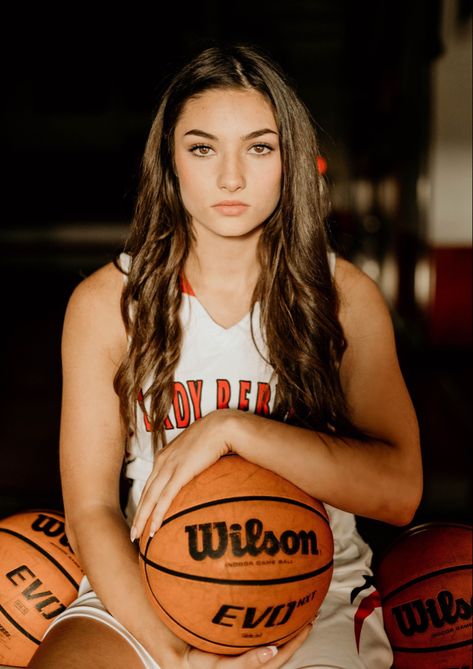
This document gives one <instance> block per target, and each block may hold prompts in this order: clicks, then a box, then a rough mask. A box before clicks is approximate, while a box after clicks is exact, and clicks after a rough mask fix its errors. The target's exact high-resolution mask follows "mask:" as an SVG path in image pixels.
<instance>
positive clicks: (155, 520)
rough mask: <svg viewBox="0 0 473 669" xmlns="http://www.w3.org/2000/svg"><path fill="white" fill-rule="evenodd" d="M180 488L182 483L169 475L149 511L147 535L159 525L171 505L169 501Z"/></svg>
mask: <svg viewBox="0 0 473 669" xmlns="http://www.w3.org/2000/svg"><path fill="white" fill-rule="evenodd" d="M181 488H182V484H181V483H180V482H179V479H178V477H177V476H176V475H174V476H171V478H170V479H169V480H168V482H167V484H166V485H165V486H164V488H163V489H162V490H161V494H160V495H159V499H158V501H157V502H156V505H155V507H154V509H153V511H152V513H151V524H150V528H149V536H150V537H152V536H154V534H155V532H157V530H158V529H159V528H160V527H161V525H162V522H163V519H164V516H165V515H166V512H167V511H168V509H169V507H170V506H171V502H172V501H173V499H174V498H175V496H176V495H177V493H178V492H179V490H180V489H181Z"/></svg>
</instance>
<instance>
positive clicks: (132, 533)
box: [130, 527, 137, 543]
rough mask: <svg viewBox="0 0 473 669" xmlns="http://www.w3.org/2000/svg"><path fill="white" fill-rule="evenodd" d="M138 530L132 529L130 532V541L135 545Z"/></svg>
mask: <svg viewBox="0 0 473 669" xmlns="http://www.w3.org/2000/svg"><path fill="white" fill-rule="evenodd" d="M136 536H137V535H136V530H135V528H134V527H132V528H131V530H130V541H131V542H132V543H133V542H134V541H135V539H136Z"/></svg>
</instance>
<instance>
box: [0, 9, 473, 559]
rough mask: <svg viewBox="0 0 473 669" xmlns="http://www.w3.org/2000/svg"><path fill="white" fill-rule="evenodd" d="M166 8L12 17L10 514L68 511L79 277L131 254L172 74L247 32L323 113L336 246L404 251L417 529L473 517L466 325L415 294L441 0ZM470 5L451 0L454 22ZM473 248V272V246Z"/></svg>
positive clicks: (3, 268)
mask: <svg viewBox="0 0 473 669" xmlns="http://www.w3.org/2000/svg"><path fill="white" fill-rule="evenodd" d="M156 4H157V5H158V9H155V10H154V12H153V11H151V10H149V9H146V10H145V9H143V10H142V11H140V10H139V9H137V8H136V6H135V5H134V7H135V9H133V10H131V5H130V6H127V5H126V4H125V5H124V6H123V7H122V9H120V10H118V9H117V7H118V5H117V6H116V7H115V8H114V11H113V13H112V12H110V13H109V14H108V15H104V14H99V13H98V9H97V8H94V9H87V8H86V6H85V5H82V4H80V5H79V4H76V5H69V4H68V5H67V12H66V9H65V8H64V9H62V10H57V11H54V12H53V11H52V10H51V9H50V10H49V14H48V10H45V8H44V7H43V6H42V5H41V6H40V5H37V6H36V7H35V8H28V9H27V10H26V7H23V6H18V9H17V10H13V9H10V13H9V14H8V15H4V17H3V19H4V21H3V22H2V23H3V28H2V32H3V34H2V40H1V43H2V47H1V48H2V53H1V58H2V64H3V89H4V91H5V92H6V100H5V102H4V106H3V108H2V113H1V117H2V118H1V142H2V163H3V174H2V185H3V197H2V214H1V230H0V242H1V245H2V250H1V256H0V257H1V262H0V281H1V285H2V287H3V290H2V312H3V319H2V322H3V325H2V328H1V332H2V335H1V336H2V340H1V346H0V355H1V370H2V371H1V377H2V385H1V394H2V402H1V408H2V409H1V410H2V415H1V425H2V428H3V430H2V438H1V442H0V449H1V460H0V467H1V469H0V517H2V516H5V515H8V514H9V513H12V512H14V511H17V510H26V509H28V508H35V507H36V508H37V507H49V508H61V506H62V502H61V492H60V483H59V473H58V431H59V414H60V393H61V367H60V337H61V328H62V319H63V315H64V309H65V306H66V303H67V299H68V297H69V295H70V293H71V291H72V289H73V288H74V286H75V285H76V284H77V283H78V282H79V281H80V280H81V278H82V277H83V276H85V275H87V274H89V273H91V272H92V271H93V270H94V269H96V268H97V267H99V266H100V265H101V264H103V263H104V262H107V261H108V260H110V259H111V258H112V257H113V256H114V255H115V253H116V252H117V251H119V250H120V247H121V244H122V242H123V238H124V235H125V234H126V226H127V223H128V222H129V220H130V216H131V213H132V208H133V200H134V195H135V189H136V182H137V174H138V170H139V163H140V158H141V154H142V151H143V148H144V144H145V141H146V136H147V133H148V130H149V128H150V124H151V120H152V116H153V111H154V109H155V106H156V103H157V96H158V91H159V88H160V82H161V81H162V78H163V77H164V76H165V75H167V74H168V73H169V71H170V70H171V69H173V68H175V67H177V66H178V63H179V62H181V61H182V60H185V59H186V58H187V57H188V56H190V55H193V54H194V53H195V52H196V51H198V50H199V49H200V48H202V47H205V46H208V45H209V44H211V43H212V40H238V41H246V42H251V43H255V44H258V45H260V46H262V47H264V48H266V49H268V51H269V52H270V53H271V54H272V55H273V57H274V58H275V59H276V60H278V61H279V62H280V64H281V65H282V66H283V68H284V69H285V70H286V71H287V72H288V74H289V75H290V77H291V78H292V80H293V81H294V82H295V85H296V87H297V89H298V91H299V93H300V95H301V96H302V98H303V99H304V101H305V102H306V104H307V105H308V107H309V109H310V110H311V112H312V114H313V116H314V118H315V119H316V122H317V125H318V128H319V136H320V142H321V148H322V153H323V154H324V156H325V157H326V158H327V161H328V172H327V178H328V180H329V182H330V184H331V185H332V187H333V189H334V192H337V188H338V194H339V195H340V194H341V197H339V198H338V200H337V199H336V198H335V199H334V203H335V204H334V209H333V211H332V214H331V215H330V220H329V221H328V224H329V229H330V234H331V236H332V239H333V243H334V245H335V247H336V248H337V249H338V251H339V252H340V253H341V254H343V255H345V256H346V257H347V258H349V259H352V260H353V261H354V262H357V263H358V264H360V263H361V261H362V260H363V258H364V259H366V258H367V257H368V258H372V259H374V260H375V261H376V262H377V263H378V265H379V266H382V265H383V263H384V262H385V261H386V259H387V258H388V257H389V258H391V259H394V262H395V264H396V267H397V271H398V273H397V276H398V278H397V283H396V286H395V290H394V291H393V292H392V293H391V294H390V295H389V296H387V297H389V302H390V306H391V307H392V313H393V319H394V323H395V328H396V336H397V343H398V350H399V356H400V360H401V366H402V369H403V372H404V375H405V378H406V381H407V384H408V387H409V390H410V392H411V395H412V398H413V401H414V404H415V406H416V410H417V412H418V417H419V422H420V427H421V434H422V449H423V456H424V466H425V492H424V497H423V500H422V503H421V506H420V508H419V510H418V512H417V514H416V517H415V519H414V521H413V524H419V523H421V522H427V521H430V520H438V519H443V520H445V519H446V520H454V521H463V522H470V502H471V478H470V464H471V456H470V443H471V415H470V403H471V386H470V374H471V355H470V353H471V326H470V329H469V330H468V325H466V326H465V322H466V321H465V318H463V320H461V319H460V320H461V323H462V324H463V325H462V327H459V328H455V327H453V328H450V329H449V328H447V329H446V330H445V328H444V329H443V330H442V328H441V329H440V331H439V330H438V329H437V330H435V328H434V324H433V317H432V314H433V313H434V311H433V309H434V307H433V306H432V305H430V311H429V309H427V310H426V308H425V305H421V304H419V303H418V300H416V295H415V290H414V274H415V269H416V266H417V265H418V263H419V262H420V260H422V259H424V258H425V257H427V256H428V254H429V251H430V249H429V245H428V242H427V239H426V231H425V212H423V210H422V206H421V203H420V202H419V201H418V197H417V192H416V183H417V181H418V178H419V176H420V175H422V174H423V173H424V172H425V169H426V157H427V155H428V148H429V142H430V131H431V127H430V119H431V98H432V95H431V68H432V65H433V63H434V62H435V61H436V59H437V58H439V57H440V56H441V55H442V53H443V52H444V48H445V45H443V44H442V39H441V31H440V25H441V15H442V5H441V2H440V0H432V1H427V0H425V1H423V0H414V1H413V2H407V1H404V2H402V1H400V2H394V1H380V0H376V1H375V0H373V1H367V0H363V1H361V2H351V1H349V0H345V1H343V0H312V1H310V0H295V1H293V2H277V1H276V2H275V1H274V0H273V1H272V2H269V1H266V0H263V1H261V2H254V1H253V2H248V1H247V0H245V1H244V2H237V3H222V2H218V0H206V1H203V2H200V3H198V4H197V3H195V4H191V3H189V4H186V3H182V2H176V3H173V4H172V7H171V6H170V7H167V9H166V10H165V11H164V9H163V8H162V3H156ZM470 14H471V3H468V2H461V1H460V2H458V20H459V21H462V20H464V18H465V17H468V16H469V15H470ZM387 177H389V178H390V179H391V180H393V181H394V183H395V184H396V188H397V193H398V197H397V200H396V206H395V207H394V208H392V207H391V209H390V211H389V214H387V213H386V211H387V210H383V203H382V200H380V201H379V202H378V201H377V200H376V198H375V199H374V201H373V203H372V210H371V211H369V212H368V214H366V212H365V213H364V215H363V216H362V215H361V214H360V213H359V211H357V208H356V207H355V206H349V205H343V206H340V205H339V204H338V205H337V204H336V202H349V201H350V198H344V197H343V191H344V189H345V188H349V187H350V184H352V185H353V184H355V183H356V182H358V181H360V180H361V181H363V182H364V183H368V184H371V185H373V186H376V185H377V184H379V183H381V182H382V181H383V179H386V178H387ZM347 184H348V185H347ZM335 200H336V202H335ZM470 251H471V250H470ZM426 254H427V256H426ZM462 257H466V256H465V255H463V256H462ZM468 258H470V260H469V262H470V265H468ZM465 262H466V266H467V270H466V273H467V274H468V271H469V272H470V274H471V253H469V254H467V259H466V261H465ZM361 264H362V263H361ZM468 267H469V268H470V269H469V270H468ZM461 290H467V291H468V286H466V287H465V286H463V285H462V287H461ZM469 299H470V303H471V289H470V298H469ZM434 306H435V305H434ZM446 317H447V318H448V316H446ZM466 320H467V321H468V316H467V317H466ZM462 328H463V329H462ZM439 332H440V334H439ZM445 332H447V335H446V336H445ZM442 333H443V334H442ZM90 392H93V389H90ZM360 529H361V530H362V532H363V533H366V534H367V536H368V538H369V539H370V541H371V543H372V544H373V546H374V548H375V549H377V548H380V549H381V548H382V547H383V546H384V545H385V543H386V542H387V541H388V540H389V539H390V538H391V537H392V536H393V534H395V533H397V532H398V531H399V530H398V529H397V528H392V527H389V526H387V525H385V524H383V523H376V522H374V521H366V520H360Z"/></svg>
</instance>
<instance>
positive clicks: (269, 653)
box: [162, 624, 312, 669]
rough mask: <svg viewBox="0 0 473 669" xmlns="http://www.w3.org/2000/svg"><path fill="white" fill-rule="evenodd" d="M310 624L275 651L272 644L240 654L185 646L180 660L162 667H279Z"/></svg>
mask: <svg viewBox="0 0 473 669" xmlns="http://www.w3.org/2000/svg"><path fill="white" fill-rule="evenodd" d="M311 629H312V624H308V625H306V626H305V627H304V629H303V630H302V631H301V632H299V634H298V635H297V636H296V637H294V638H293V639H291V640H290V641H288V642H287V643H285V644H284V645H283V646H279V648H278V649H277V652H276V653H275V650H276V649H275V647H274V646H261V647H260V648H255V649H253V650H249V651H247V652H246V653H243V654H242V655H237V656H235V655H232V656H230V655H215V654H214V653H206V652H204V651H201V650H198V649H197V648H193V647H192V646H187V647H186V648H185V649H184V651H183V653H182V654H181V662H179V663H176V661H174V662H173V663H172V666H171V665H169V666H168V665H166V664H164V665H163V667H162V669H177V667H179V669H259V667H264V668H265V669H279V668H280V667H283V666H284V664H285V663H286V662H287V661H288V660H289V658H290V657H291V656H292V655H293V654H294V653H295V652H296V650H297V649H298V648H299V646H301V645H302V644H303V643H304V641H305V640H306V638H307V636H308V635H309V632H310V630H311Z"/></svg>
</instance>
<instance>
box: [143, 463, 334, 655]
mask: <svg viewBox="0 0 473 669" xmlns="http://www.w3.org/2000/svg"><path fill="white" fill-rule="evenodd" d="M148 532H149V523H148V525H147V527H146V528H145V531H144V532H143V535H142V539H141V545H140V564H141V571H142V575H143V578H144V581H145V584H146V589H147V593H148V596H149V597H150V599H151V602H152V603H153V605H154V606H155V608H156V611H157V613H158V615H159V616H160V617H161V619H162V620H163V621H164V622H165V623H166V624H167V625H168V627H170V628H171V630H172V631H173V632H174V633H175V634H176V635H177V636H180V637H181V638H182V639H184V641H186V642H187V643H189V644H190V645H192V646H195V647H197V648H200V649H201V650H205V651H209V652H213V653H224V654H238V653H242V652H245V651H247V650H250V649H251V648H254V647H257V646H261V645H266V644H274V645H279V644H282V643H285V642H286V641H288V640H289V639H291V638H292V637H293V636H295V635H296V634H297V633H298V632H299V631H300V630H301V629H302V628H303V627H304V626H305V625H306V624H307V623H308V622H309V621H311V620H312V619H313V618H314V617H315V615H316V613H317V611H318V609H319V607H320V605H321V603H322V601H323V599H324V597H325V595H326V593H327V590H328V587H329V584H330V579H331V577H332V570H333V562H332V559H333V537H332V532H331V529H330V525H329V522H328V517H327V513H326V511H325V508H324V506H323V505H322V504H321V503H320V502H318V501H317V500H314V499H313V498H312V497H310V496H309V495H307V494H306V493H304V492H303V491H302V490H300V489H299V488H297V487H296V486H294V485H293V484H292V483H290V482H289V481H287V480H286V479H284V478H281V477H280V476H277V475H276V474H274V473H273V472H271V471H269V470H267V469H263V468H261V467H258V466H257V465H254V464H252V463H250V462H247V461H246V460H244V459H243V458H240V457H239V456H237V455H228V456H224V457H223V458H220V460H218V462H216V463H215V464H214V465H212V466H211V467H209V468H208V469H206V470H205V471H204V472H202V473H201V474H200V475H199V476H197V477H196V478H195V479H193V480H192V481H191V482H190V483H188V484H187V485H186V486H184V487H183V488H182V490H181V491H180V492H179V493H178V495H177V496H176V498H175V499H174V501H173V503H172V505H171V507H170V508H169V510H168V512H167V514H166V516H165V519H164V522H163V524H162V526H161V528H160V529H159V530H158V531H157V532H156V534H155V535H154V537H153V538H151V539H149V537H148Z"/></svg>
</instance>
